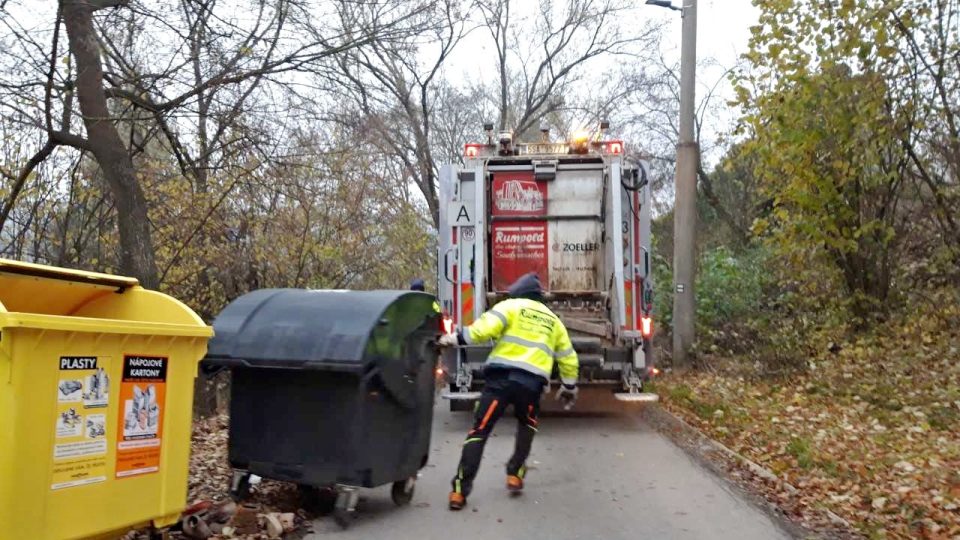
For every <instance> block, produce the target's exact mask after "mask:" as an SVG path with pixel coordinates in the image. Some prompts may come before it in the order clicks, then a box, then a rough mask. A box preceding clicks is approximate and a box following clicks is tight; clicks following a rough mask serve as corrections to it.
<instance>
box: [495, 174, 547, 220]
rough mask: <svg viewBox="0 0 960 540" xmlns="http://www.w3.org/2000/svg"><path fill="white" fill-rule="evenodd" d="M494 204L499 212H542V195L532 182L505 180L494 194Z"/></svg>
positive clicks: (535, 183)
mask: <svg viewBox="0 0 960 540" xmlns="http://www.w3.org/2000/svg"><path fill="white" fill-rule="evenodd" d="M494 204H495V205H496V207H497V210H499V211H501V212H528V213H539V212H542V211H543V208H544V206H543V193H542V192H541V191H540V187H539V186H538V185H537V182H535V181H533V180H507V181H505V182H504V183H503V184H501V185H500V187H499V189H497V190H496V192H495V193H494Z"/></svg>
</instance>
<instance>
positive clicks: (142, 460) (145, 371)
mask: <svg viewBox="0 0 960 540" xmlns="http://www.w3.org/2000/svg"><path fill="white" fill-rule="evenodd" d="M168 361H169V360H168V359H167V358H166V357H163V356H141V355H125V356H124V357H123V380H122V381H121V383H120V425H119V428H118V436H117V478H127V477H130V476H137V475H141V474H149V473H155V472H157V471H159V470H160V447H161V444H160V443H161V436H162V435H161V434H162V433H163V409H164V405H165V401H166V396H167V363H168Z"/></svg>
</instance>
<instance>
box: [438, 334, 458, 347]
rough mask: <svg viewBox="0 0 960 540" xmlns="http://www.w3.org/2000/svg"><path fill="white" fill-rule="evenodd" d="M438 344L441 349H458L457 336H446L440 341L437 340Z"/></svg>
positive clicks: (441, 337)
mask: <svg viewBox="0 0 960 540" xmlns="http://www.w3.org/2000/svg"><path fill="white" fill-rule="evenodd" d="M437 344H438V345H440V346H441V347H456V346H457V335H456V334H444V335H442V336H440V339H438V340H437Z"/></svg>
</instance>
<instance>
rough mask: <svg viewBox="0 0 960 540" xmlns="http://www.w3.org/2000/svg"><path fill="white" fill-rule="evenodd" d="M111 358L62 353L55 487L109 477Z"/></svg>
mask: <svg viewBox="0 0 960 540" xmlns="http://www.w3.org/2000/svg"><path fill="white" fill-rule="evenodd" d="M107 364H108V359H107V358H104V357H97V356H61V357H60V359H59V365H58V367H59V376H58V377H57V417H56V419H55V421H54V423H55V428H54V430H55V431H54V443H53V471H52V475H51V477H52V485H51V488H52V489H64V488H69V487H76V486H84V485H87V484H96V483H98V482H103V481H105V480H106V479H107V439H106V434H107V430H106V423H107V415H106V414H105V412H106V408H107V405H108V404H109V402H110V377H109V376H108V375H107V371H109V370H108V365H107Z"/></svg>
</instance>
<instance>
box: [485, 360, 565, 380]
mask: <svg viewBox="0 0 960 540" xmlns="http://www.w3.org/2000/svg"><path fill="white" fill-rule="evenodd" d="M487 363H488V364H491V365H494V366H507V367H512V368H517V369H522V370H524V371H529V372H530V373H533V374H534V375H540V376H541V377H545V378H547V379H549V378H550V372H549V371H547V370H544V369H540V368H538V367H537V366H535V365H533V364H531V363H529V362H524V361H522V360H511V359H509V358H504V357H502V356H491V357H489V358H487Z"/></svg>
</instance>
